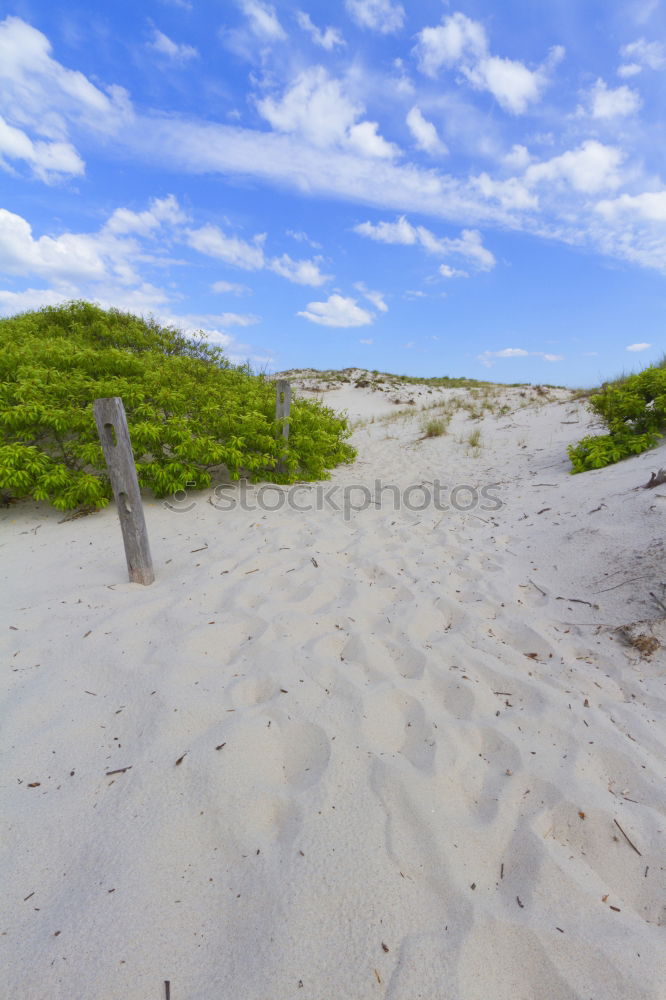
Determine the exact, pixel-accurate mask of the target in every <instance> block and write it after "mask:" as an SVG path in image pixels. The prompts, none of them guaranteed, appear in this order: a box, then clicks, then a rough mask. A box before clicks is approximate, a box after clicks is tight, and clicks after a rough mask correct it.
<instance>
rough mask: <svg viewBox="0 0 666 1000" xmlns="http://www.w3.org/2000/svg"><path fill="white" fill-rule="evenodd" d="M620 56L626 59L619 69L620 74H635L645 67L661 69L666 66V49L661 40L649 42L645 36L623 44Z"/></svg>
mask: <svg viewBox="0 0 666 1000" xmlns="http://www.w3.org/2000/svg"><path fill="white" fill-rule="evenodd" d="M620 56H621V57H622V59H623V60H624V62H623V64H622V65H621V66H620V68H619V69H618V74H619V75H620V76H625V77H626V76H635V75H636V73H640V72H641V71H642V70H643V68H644V67H647V69H653V70H660V69H663V67H664V66H666V49H665V48H664V46H663V44H662V43H661V42H648V41H647V40H646V39H645V38H639V39H637V41H635V42H630V43H629V44H628V45H623V46H622V48H621V49H620Z"/></svg>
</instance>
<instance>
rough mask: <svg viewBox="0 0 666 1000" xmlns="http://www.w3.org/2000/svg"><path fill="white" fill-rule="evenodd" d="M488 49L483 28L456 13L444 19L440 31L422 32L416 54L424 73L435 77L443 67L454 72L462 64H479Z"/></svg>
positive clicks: (427, 29)
mask: <svg viewBox="0 0 666 1000" xmlns="http://www.w3.org/2000/svg"><path fill="white" fill-rule="evenodd" d="M487 48H488V40H487V38H486V31H485V28H484V27H483V25H482V24H480V23H479V22H478V21H473V20H472V19H471V18H469V17H466V15H465V14H461V13H455V14H451V15H450V16H448V17H445V18H444V20H443V21H442V23H441V24H440V25H438V26H437V27H434V28H423V29H422V30H421V31H420V32H419V34H418V42H417V45H416V50H415V51H416V55H417V59H418V62H419V68H420V69H421V71H422V72H423V73H426V74H427V75H428V76H432V77H436V76H437V74H438V72H439V70H440V69H441V68H442V66H445V67H447V68H452V67H453V66H456V65H457V64H458V63H459V62H462V61H463V60H465V61H469V62H470V63H476V62H478V61H479V60H480V59H481V58H482V56H484V55H485V54H486V51H487Z"/></svg>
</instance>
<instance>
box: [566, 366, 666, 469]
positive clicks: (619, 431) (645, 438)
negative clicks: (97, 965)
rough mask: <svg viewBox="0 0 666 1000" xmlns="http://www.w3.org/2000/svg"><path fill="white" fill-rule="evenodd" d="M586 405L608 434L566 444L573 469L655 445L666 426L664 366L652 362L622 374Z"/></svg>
mask: <svg viewBox="0 0 666 1000" xmlns="http://www.w3.org/2000/svg"><path fill="white" fill-rule="evenodd" d="M588 405H589V407H590V409H591V410H593V411H594V413H596V414H598V415H599V416H600V417H601V418H602V420H603V421H604V423H605V424H606V427H607V428H608V434H602V435H598V436H594V435H591V436H588V437H585V438H583V439H582V440H581V441H579V442H578V444H576V445H569V448H568V452H569V458H570V459H571V464H572V471H573V472H585V471H586V470H589V469H601V468H603V467H604V466H606V465H611V464H612V463H613V462H619V461H620V460H621V459H623V458H627V457H628V456H629V455H638V454H640V453H641V452H642V451H646V450H647V449H648V448H652V447H654V445H655V444H656V443H657V441H658V440H659V438H660V437H661V432H662V431H663V430H664V429H665V428H666V368H664V367H659V366H652V367H650V368H646V369H645V371H642V372H639V373H638V374H637V375H627V376H624V377H623V378H621V379H618V380H617V381H615V382H613V383H610V384H609V385H606V386H604V387H603V388H602V389H601V391H600V392H598V393H597V394H596V395H594V396H592V397H591V398H590V400H589V404H588Z"/></svg>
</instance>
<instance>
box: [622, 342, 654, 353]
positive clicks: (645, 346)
mask: <svg viewBox="0 0 666 1000" xmlns="http://www.w3.org/2000/svg"><path fill="white" fill-rule="evenodd" d="M649 347H652V344H629V346H628V347H625V351H647V349H648V348H649Z"/></svg>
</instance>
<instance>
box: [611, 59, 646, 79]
mask: <svg viewBox="0 0 666 1000" xmlns="http://www.w3.org/2000/svg"><path fill="white" fill-rule="evenodd" d="M642 70H643V67H642V66H639V64H638V63H625V64H624V65H623V66H618V70H617V75H618V76H621V77H622V78H623V79H628V78H629V77H632V76H636V74H637V73H641V72H642Z"/></svg>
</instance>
